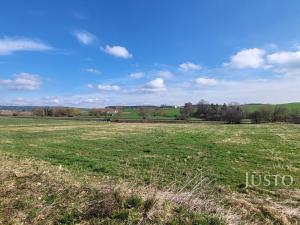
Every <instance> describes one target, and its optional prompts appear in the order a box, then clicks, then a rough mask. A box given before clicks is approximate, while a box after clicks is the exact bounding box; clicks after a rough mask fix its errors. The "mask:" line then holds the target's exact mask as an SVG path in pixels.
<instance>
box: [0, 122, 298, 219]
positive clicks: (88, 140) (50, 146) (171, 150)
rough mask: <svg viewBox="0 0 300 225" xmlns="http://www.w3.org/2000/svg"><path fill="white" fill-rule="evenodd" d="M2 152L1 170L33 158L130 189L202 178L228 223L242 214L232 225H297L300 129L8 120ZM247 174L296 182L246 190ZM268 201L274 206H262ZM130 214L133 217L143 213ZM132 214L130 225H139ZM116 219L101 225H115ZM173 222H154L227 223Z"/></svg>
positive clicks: (0, 133)
mask: <svg viewBox="0 0 300 225" xmlns="http://www.w3.org/2000/svg"><path fill="white" fill-rule="evenodd" d="M0 154H1V155H2V156H3V157H2V160H1V161H2V165H4V164H5V162H7V161H10V160H11V161H13V162H20V165H21V164H22V163H24V160H33V161H34V162H35V163H36V164H37V165H39V163H44V164H46V165H48V166H49V167H51V168H52V167H54V168H64V169H65V170H67V171H69V173H70V174H72V176H74V177H75V178H74V180H75V181H76V180H78V181H79V180H80V178H82V177H89V178H91V179H93V182H95V181H97V182H100V183H103V184H104V183H105V184H108V183H109V184H110V185H115V184H121V183H122V184H124V183H129V184H130V185H129V186H131V187H133V186H134V187H135V186H137V187H144V188H148V187H151V188H153V187H155V189H157V190H160V191H162V192H174V193H176V192H178V191H179V192H180V191H182V190H183V189H184V190H185V192H189V191H193V190H195V186H197V185H198V183H195V182H194V180H195V179H199V177H200V175H199V174H201V179H202V178H203V177H205V182H206V183H207V185H205V187H206V189H207V188H209V187H210V186H211V188H212V189H213V188H217V189H214V190H217V192H218V193H219V194H220V195H221V196H223V197H222V199H223V201H220V207H222V209H223V211H222V210H221V211H220V210H219V211H218V210H217V212H218V213H219V215H218V216H219V217H220V218H221V217H222V220H223V219H224V221H225V222H226V221H227V222H228V221H230V218H229V217H228V218H226V216H225V215H228V213H226V210H230V212H231V213H232V214H234V215H239V216H237V217H234V218H235V219H232V218H231V222H232V224H234V222H233V221H236V222H237V223H236V224H260V223H261V224H293V223H295V224H296V222H297V221H299V215H300V214H298V213H299V208H300V196H299V189H300V126H299V125H293V124H259V125H254V124H253V125H252V124H240V125H226V124H213V123H201V124H188V123H186V124H151V123H109V122H95V121H91V122H88V121H65V120H53V119H52V120H51V119H21V118H9V117H3V118H0ZM17 164H18V163H16V164H15V166H16V167H17ZM44 164H43V165H44ZM246 173H249V174H256V175H259V174H262V175H265V174H269V175H274V174H277V175H280V176H285V175H289V176H292V177H293V183H292V184H291V185H289V186H284V185H282V184H279V185H275V183H274V182H271V183H270V185H268V186H265V185H259V186H257V187H245V181H246ZM198 175H199V176H198ZM70 176H71V175H70ZM197 176H198V177H197ZM76 177H78V179H76ZM203 180H204V179H203ZM75 181H74V182H75ZM2 184H3V182H2ZM198 186H199V185H198ZM198 186H197V188H198ZM180 193H181V192H180ZM0 200H1V196H0ZM221 202H222V203H221ZM263 203H267V204H266V205H268V206H270V207H271V208H264V207H265V206H262V205H264V204H263ZM141 204H142V203H141ZM218 204H219V203H218ZM218 204H217V203H216V204H215V205H218ZM1 205H2V206H3V204H0V209H1ZM187 205H188V204H187ZM232 208H236V210H234V211H232ZM122 210H124V209H123V208H122ZM224 210H225V211H224ZM215 211H216V210H215ZM176 212H177V211H176ZM130 213H131V214H130ZM130 213H129V214H130V215H131V217H130V216H129V217H130V218H131V219H132V218H133V217H132V215H136V214H137V213H139V212H138V210H135V211H133V212H130ZM205 213H207V211H205ZM210 213H211V212H210ZM125 214H126V213H125ZM0 215H1V210H0ZM126 215H127V217H126V216H125V219H124V220H123V222H124V221H127V222H124V224H139V223H137V222H136V223H135V222H133V220H129V219H128V218H129V217H128V213H127V214H126ZM176 215H177V214H176ZM121 216H122V215H121ZM123 216H124V215H123ZM33 217H34V216H33ZM175 217H176V216H175ZM76 218H77V217H76ZM193 218H194V217H193ZM201 218H202V219H203V218H206V217H205V216H204V217H203V216H202V217H201ZM68 221H69V222H68ZM74 221H75V222H74ZM76 221H77V222H76ZM103 221H104V220H103ZM103 221H102V222H103ZM111 221H112V220H111ZM111 221H108V222H107V221H106V222H107V223H104V222H103V224H116V222H111ZM128 221H130V222H128ZM164 221H165V220H164ZM172 221H173V222H172ZM172 221H171V222H168V223H167V222H157V223H156V222H153V223H154V224H221V222H219V221H217V220H210V218H208V219H207V220H206V219H203V220H201V221H202V222H201V221H200V220H199V221H200V222H199V223H193V222H191V221H192V220H189V221H190V223H188V222H186V223H185V222H182V221H181V222H180V221H179V220H178V219H177V220H176V219H175V220H172ZM174 221H175V222H174ZM176 221H177V222H176ZM203 221H204V222H203ZM209 221H213V222H212V223H208V222H209ZM238 221H240V222H241V221H244V222H241V223H238ZM245 221H247V223H246V222H245ZM123 222H122V223H121V222H120V223H119V224H123ZM76 223H78V220H72V219H71V220H67V222H66V223H63V222H61V223H58V224H76ZM29 224H30V223H29ZM41 224H43V223H41ZM88 224H93V223H92V222H91V223H88ZM95 224H101V223H100V222H99V221H98V223H96V222H95ZM144 224H147V223H144ZM149 224H150V223H149Z"/></svg>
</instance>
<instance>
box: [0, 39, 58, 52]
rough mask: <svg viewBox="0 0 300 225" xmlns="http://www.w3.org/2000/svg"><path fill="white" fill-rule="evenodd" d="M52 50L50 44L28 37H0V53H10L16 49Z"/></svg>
mask: <svg viewBox="0 0 300 225" xmlns="http://www.w3.org/2000/svg"><path fill="white" fill-rule="evenodd" d="M49 50H53V47H51V46H50V45H48V44H46V43H44V42H42V41H39V40H32V39H28V38H10V37H4V38H2V39H0V55H10V54H12V53H14V52H18V51H49Z"/></svg>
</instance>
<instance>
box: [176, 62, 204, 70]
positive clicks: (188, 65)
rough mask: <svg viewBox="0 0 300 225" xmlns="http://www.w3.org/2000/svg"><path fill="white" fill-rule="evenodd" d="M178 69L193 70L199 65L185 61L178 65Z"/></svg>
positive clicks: (198, 67) (199, 67) (198, 68)
mask: <svg viewBox="0 0 300 225" xmlns="http://www.w3.org/2000/svg"><path fill="white" fill-rule="evenodd" d="M179 69H180V70H183V71H195V70H200V69H201V66H200V65H197V64H195V63H192V62H185V63H182V64H180V65H179Z"/></svg>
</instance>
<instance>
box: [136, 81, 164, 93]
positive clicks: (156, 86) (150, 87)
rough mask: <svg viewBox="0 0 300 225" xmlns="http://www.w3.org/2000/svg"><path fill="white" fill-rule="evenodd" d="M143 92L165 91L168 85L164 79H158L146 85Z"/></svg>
mask: <svg viewBox="0 0 300 225" xmlns="http://www.w3.org/2000/svg"><path fill="white" fill-rule="evenodd" d="M142 90H144V91H149V92H159V91H165V90H166V85H165V82H164V80H163V79H162V78H156V79H154V80H151V81H149V82H148V83H147V84H145V85H144V86H143V88H142Z"/></svg>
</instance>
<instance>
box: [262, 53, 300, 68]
mask: <svg viewBox="0 0 300 225" xmlns="http://www.w3.org/2000/svg"><path fill="white" fill-rule="evenodd" d="M267 60H268V62H269V63H270V64H275V65H284V66H297V67H300V51H296V52H276V53H273V54H270V55H268V56H267Z"/></svg>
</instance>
